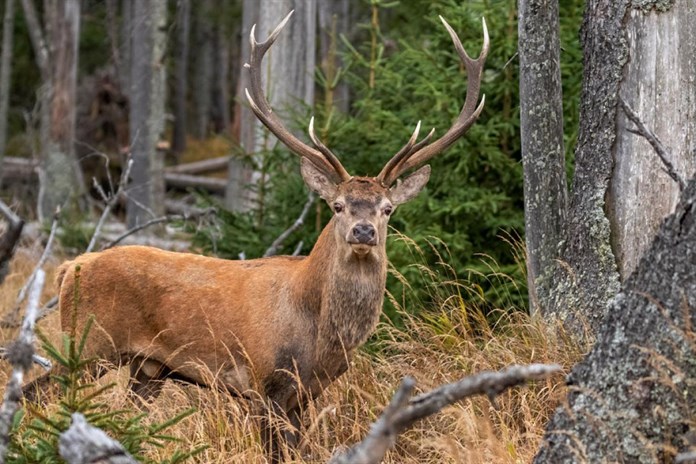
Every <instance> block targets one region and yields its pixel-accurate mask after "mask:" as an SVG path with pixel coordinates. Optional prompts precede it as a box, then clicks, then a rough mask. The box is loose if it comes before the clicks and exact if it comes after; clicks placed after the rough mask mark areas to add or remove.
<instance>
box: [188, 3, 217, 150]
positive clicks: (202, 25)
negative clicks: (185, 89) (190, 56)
mask: <svg viewBox="0 0 696 464" xmlns="http://www.w3.org/2000/svg"><path fill="white" fill-rule="evenodd" d="M212 10H213V5H212V4H211V1H210V0H201V1H200V2H197V4H196V8H195V9H194V13H195V16H194V20H195V23H194V35H195V44H196V45H195V46H196V53H195V54H194V57H195V58H194V67H193V70H194V76H193V82H194V88H193V89H192V90H193V107H194V116H195V117H194V124H193V135H194V136H195V137H196V138H197V139H204V138H206V137H207V136H208V129H209V127H210V105H211V102H212V98H211V97H212V80H213V27H212V24H211V15H212Z"/></svg>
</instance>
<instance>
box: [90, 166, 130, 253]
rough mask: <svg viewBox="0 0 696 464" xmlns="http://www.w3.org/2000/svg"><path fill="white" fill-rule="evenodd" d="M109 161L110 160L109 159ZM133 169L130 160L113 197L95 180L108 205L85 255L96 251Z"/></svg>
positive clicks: (107, 167) (107, 168)
mask: <svg viewBox="0 0 696 464" xmlns="http://www.w3.org/2000/svg"><path fill="white" fill-rule="evenodd" d="M107 159H108V158H107ZM132 167H133V159H132V158H130V159H129V160H128V163H127V164H126V169H124V170H123V172H122V173H121V180H120V182H119V183H118V188H117V189H116V192H115V193H112V194H111V196H107V195H106V194H105V193H104V191H103V190H102V189H101V186H100V185H99V183H98V182H97V181H96V179H95V180H94V185H95V187H97V190H98V191H99V193H100V194H101V196H102V199H103V200H104V203H106V206H105V207H104V211H102V214H101V216H100V217H99V221H97V226H96V227H95V228H94V233H93V234H92V238H91V239H90V241H89V245H87V249H86V250H85V253H89V252H90V251H92V250H94V247H95V246H96V244H97V239H98V238H99V235H100V234H101V230H102V227H104V222H105V221H106V218H107V217H108V216H109V214H111V210H112V209H113V207H114V206H116V205H117V204H118V202H119V200H120V199H121V197H122V196H123V191H124V187H125V186H126V185H127V184H128V178H129V176H130V172H131V168H132ZM106 170H107V172H108V171H109V166H108V164H107V166H106ZM109 184H111V177H110V176H109Z"/></svg>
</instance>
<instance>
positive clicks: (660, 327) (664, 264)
mask: <svg viewBox="0 0 696 464" xmlns="http://www.w3.org/2000/svg"><path fill="white" fill-rule="evenodd" d="M694 268H696V180H695V179H692V180H691V181H690V183H689V185H688V187H687V189H686V190H685V192H684V194H683V196H682V200H681V202H680V203H679V205H678V207H677V210H676V212H675V213H674V214H673V215H671V216H670V217H669V218H668V219H667V220H665V221H664V222H663V224H662V226H661V228H660V230H659V233H658V235H657V237H656V238H655V240H654V241H653V242H652V245H651V246H650V247H649V249H648V250H647V251H646V253H645V255H644V256H643V258H642V259H641V260H640V262H639V264H638V266H637V268H636V270H635V272H634V273H633V274H632V275H631V276H630V277H629V278H628V279H627V280H626V282H625V283H624V286H623V289H622V291H621V292H620V293H619V294H618V295H617V297H616V298H615V299H614V300H613V302H612V304H611V308H610V311H609V312H608V313H607V317H606V319H605V320H604V323H603V325H602V327H603V328H602V331H601V332H600V333H599V335H598V340H597V343H596V345H595V347H594V348H593V349H592V351H591V352H590V353H589V355H588V356H587V357H586V358H585V359H584V360H583V361H582V362H581V363H580V364H578V365H577V366H576V367H575V368H574V369H573V371H572V373H571V374H570V376H569V378H568V381H569V384H570V385H571V391H570V393H569V394H568V398H567V404H566V405H564V406H562V407H560V408H559V409H558V410H557V411H556V414H555V416H554V417H553V419H552V420H551V422H550V423H549V425H548V426H547V432H546V436H545V441H544V444H543V445H542V448H541V450H540V452H539V454H538V455H537V457H536V459H535V461H534V462H535V463H537V464H542V463H566V462H567V463H575V462H632V463H658V462H660V463H661V462H665V463H666V462H673V459H674V456H675V455H676V454H677V452H678V451H680V450H683V449H685V448H686V445H687V443H686V441H685V440H686V437H687V434H689V433H694V432H695V431H696V424H695V423H694V414H695V413H696V332H694V326H696V310H695V309H694V308H696V274H695V273H694V272H693V270H694Z"/></svg>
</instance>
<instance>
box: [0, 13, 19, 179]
mask: <svg viewBox="0 0 696 464" xmlns="http://www.w3.org/2000/svg"><path fill="white" fill-rule="evenodd" d="M14 5H15V0H5V17H4V18H3V22H2V57H0V179H2V161H3V158H4V157H5V146H6V144H7V116H8V115H7V112H8V108H9V103H10V85H11V82H10V77H11V75H10V71H11V69H12V51H13V50H12V47H13V46H14V44H13V41H12V38H13V36H14Z"/></svg>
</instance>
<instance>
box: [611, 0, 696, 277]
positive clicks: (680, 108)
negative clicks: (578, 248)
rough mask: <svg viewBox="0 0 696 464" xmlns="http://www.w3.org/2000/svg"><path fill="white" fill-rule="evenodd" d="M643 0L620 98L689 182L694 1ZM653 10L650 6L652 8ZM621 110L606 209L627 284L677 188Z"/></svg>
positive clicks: (694, 100) (694, 102)
mask: <svg viewBox="0 0 696 464" xmlns="http://www.w3.org/2000/svg"><path fill="white" fill-rule="evenodd" d="M658 3H659V2H652V5H650V4H649V3H648V2H643V3H638V4H635V5H634V8H632V9H631V10H630V11H629V20H628V21H627V23H626V28H627V37H628V47H629V49H630V60H629V62H628V63H627V64H626V68H625V69H624V77H623V82H622V84H621V96H622V98H623V99H624V101H625V102H626V103H628V105H629V106H630V107H632V108H633V109H634V110H635V112H636V113H637V114H638V115H639V116H640V118H641V119H642V120H643V122H644V123H645V125H646V126H647V127H648V128H650V129H651V130H652V131H653V132H654V133H655V134H656V135H657V136H658V137H659V138H660V139H661V140H662V141H663V143H664V144H665V145H666V146H667V148H668V152H669V156H670V159H669V161H670V162H671V164H672V165H673V166H674V168H675V171H676V172H677V173H678V174H679V175H680V176H681V177H682V178H685V179H688V178H690V177H691V176H692V175H693V172H694V168H695V167H696V160H695V159H694V157H695V156H694V155H695V154H694V152H693V150H694V149H695V148H696V83H695V82H694V73H695V71H696V28H694V24H696V3H695V2H689V1H679V2H674V4H673V5H672V6H671V8H669V9H668V10H665V11H658V10H657V9H656V8H657V6H658V5H657V4H658ZM651 6H652V7H651ZM631 127H633V124H632V123H630V122H629V121H628V120H627V118H626V116H625V115H624V114H623V112H619V114H618V122H617V138H616V146H615V152H614V159H615V167H614V171H613V173H612V177H611V184H610V190H609V194H610V195H609V199H608V205H609V207H610V211H609V218H610V221H611V225H612V235H613V243H614V249H615V253H616V259H617V262H618V265H619V272H620V274H621V278H622V279H626V278H627V277H628V276H629V275H630V274H631V272H633V270H634V269H635V267H636V266H637V264H638V261H639V260H640V257H641V256H642V255H643V252H644V251H645V250H646V249H647V248H648V246H649V245H650V243H651V242H652V239H653V237H654V236H655V233H656V232H657V230H658V228H659V227H660V222H661V221H662V219H663V218H664V217H665V216H667V215H668V214H670V213H672V212H673V211H674V208H675V207H676V205H677V202H678V200H679V186H678V185H677V184H676V183H675V182H674V181H673V180H672V179H671V178H670V177H669V175H668V174H667V173H665V172H664V169H663V165H662V162H661V161H660V159H659V158H658V157H657V156H655V153H654V152H653V148H652V147H651V146H650V145H649V144H648V142H646V141H645V140H644V139H643V138H642V137H637V136H635V135H634V134H631V133H630V132H628V131H627V130H626V129H627V128H631Z"/></svg>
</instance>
